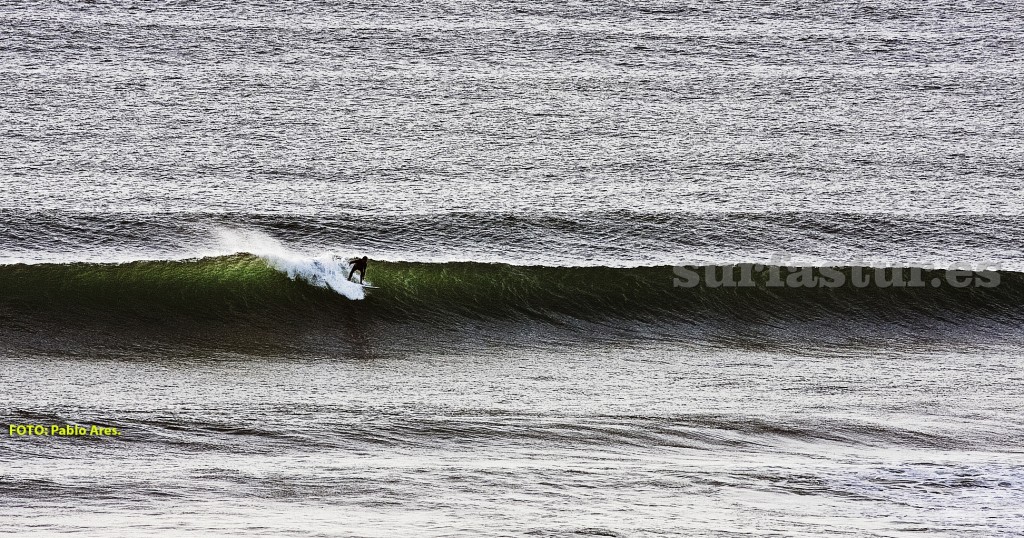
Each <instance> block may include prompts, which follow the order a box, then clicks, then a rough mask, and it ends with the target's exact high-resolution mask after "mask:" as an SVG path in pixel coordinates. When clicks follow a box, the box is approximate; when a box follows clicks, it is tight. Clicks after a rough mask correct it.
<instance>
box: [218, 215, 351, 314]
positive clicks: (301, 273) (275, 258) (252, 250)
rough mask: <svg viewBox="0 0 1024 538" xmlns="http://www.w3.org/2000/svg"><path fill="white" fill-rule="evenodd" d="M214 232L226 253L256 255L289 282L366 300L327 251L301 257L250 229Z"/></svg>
mask: <svg viewBox="0 0 1024 538" xmlns="http://www.w3.org/2000/svg"><path fill="white" fill-rule="evenodd" d="M215 233H216V235H217V237H218V239H219V241H220V243H221V245H222V246H223V248H225V249H227V250H228V251H229V252H232V253H246V254H252V255H254V256H258V257H260V258H261V259H263V260H264V261H266V262H267V263H268V264H269V265H270V266H271V267H273V268H274V269H276V270H278V271H281V272H282V273H285V274H286V275H288V278H291V279H292V280H303V281H305V282H307V283H309V284H312V285H314V286H319V287H321V288H328V289H331V290H334V291H335V292H337V293H338V294H340V295H343V296H345V297H347V298H349V299H352V300H361V299H364V298H365V297H366V291H365V290H364V289H363V287H362V286H361V285H359V284H356V283H355V282H351V281H349V280H348V278H346V277H347V276H348V272H349V270H350V269H351V266H350V265H349V264H348V262H347V261H345V259H344V258H340V257H338V256H336V255H334V254H332V253H330V252H326V253H323V254H320V255H318V256H308V255H304V254H302V253H299V252H295V251H293V250H290V249H289V248H288V247H286V246H284V245H283V244H282V243H281V242H280V241H278V240H276V239H274V238H273V237H270V236H269V235H267V234H265V233H263V232H257V231H253V230H237V229H230V228H218V229H216V230H215Z"/></svg>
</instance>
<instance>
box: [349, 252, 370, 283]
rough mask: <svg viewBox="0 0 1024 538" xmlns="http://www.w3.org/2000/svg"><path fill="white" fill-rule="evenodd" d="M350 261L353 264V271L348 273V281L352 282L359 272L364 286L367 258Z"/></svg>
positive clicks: (360, 280)
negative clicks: (353, 276)
mask: <svg viewBox="0 0 1024 538" xmlns="http://www.w3.org/2000/svg"><path fill="white" fill-rule="evenodd" d="M350 261H351V262H352V270H351V271H349V272H348V280H352V275H354V274H355V272H356V271H359V283H360V284H362V283H363V278H365V277H366V256H363V257H362V258H356V259H354V260H350Z"/></svg>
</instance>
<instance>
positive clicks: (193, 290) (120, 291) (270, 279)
mask: <svg viewBox="0 0 1024 538" xmlns="http://www.w3.org/2000/svg"><path fill="white" fill-rule="evenodd" d="M316 267H319V266H316ZM316 267H315V268H314V269H313V271H316V270H319V269H316ZM327 269H328V268H323V270H325V271H326V270H327ZM892 271H893V270H891V269H890V270H881V272H879V270H875V269H868V268H843V269H841V270H835V269H832V270H830V269H820V268H813V269H812V268H804V269H798V268H764V267H760V266H737V267H729V268H722V267H691V268H687V269H679V268H672V267H642V268H609V267H522V266H510V265H503V264H482V263H469V262H464V263H442V264H434V263H411V262H371V264H370V268H369V271H368V274H367V280H368V281H370V282H373V284H374V285H376V286H378V287H379V289H371V290H367V293H366V296H365V298H364V299H362V300H353V299H350V298H347V297H345V296H343V295H340V294H339V293H336V292H335V291H333V290H332V289H331V286H330V285H329V280H330V279H329V278H327V279H326V280H327V281H328V282H325V279H324V278H321V275H319V274H316V273H315V272H314V273H310V272H309V271H307V272H305V273H299V274H292V276H289V274H288V271H287V270H285V269H282V268H281V267H280V264H278V263H274V262H272V261H267V260H265V259H263V258H260V257H257V256H251V255H234V256H227V257H219V258H204V259H199V260H187V261H143V262H133V263H126V264H89V263H76V264H66V265H56V264H50V265H7V266H0V309H2V310H0V312H2V313H3V315H5V316H14V317H19V316H22V317H23V316H29V317H32V316H39V317H46V316H53V315H59V314H73V315H75V316H78V317H88V316H103V317H106V318H108V319H109V318H116V317H118V316H145V317H148V318H152V319H160V318H161V317H169V318H170V317H173V318H197V319H209V318H216V319H220V320H224V321H231V320H239V319H250V320H251V319H273V320H288V321H289V322H296V323H302V322H308V321H309V320H318V319H340V318H352V317H355V318H358V319H360V320H373V319H385V320H416V321H424V320H427V321H429V320H437V321H438V322H441V321H443V320H446V319H455V318H463V319H488V318H502V319H515V318H527V319H534V320H541V321H551V322H556V323H562V322H564V321H566V320H572V319H583V320H603V319H607V320H615V319H623V320H640V321H650V322H678V321H693V320H696V319H703V318H707V317H728V318H733V319H743V320H750V321H753V322H757V321H759V320H761V321H763V320H771V319H798V320H799V319H817V318H822V317H830V316H843V317H851V318H859V319H878V320H887V319H888V320H900V319H906V318H907V317H924V318H929V317H931V318H946V317H949V316H951V315H968V316H985V317H992V316H997V317H1000V318H1006V319H1019V318H1020V317H1021V312H1022V305H1024V275H1021V274H1019V273H1001V274H999V275H997V279H996V280H997V282H995V284H996V285H992V284H993V282H992V275H991V274H990V275H987V276H986V277H984V278H982V277H978V276H977V275H973V276H971V275H967V276H963V275H955V274H952V273H949V272H946V271H920V272H919V275H918V278H919V279H920V280H921V281H922V282H924V285H923V286H922V287H907V286H898V285H897V286H892V285H891V281H892V280H893V273H892ZM902 271H903V274H902V276H903V279H902V280H904V281H905V280H909V279H910V277H911V276H912V275H911V274H910V273H909V270H908V269H904V270H902ZM343 273H344V271H342V272H341V274H342V275H343ZM730 275H731V278H727V277H729V276H730ZM836 275H839V276H838V277H837V276H836ZM328 276H329V275H328ZM343 276H344V275H343ZM865 276H866V277H867V278H871V279H873V282H875V281H877V282H881V283H882V284H883V285H886V283H887V282H889V283H890V284H888V285H886V287H880V286H879V285H877V284H875V283H872V284H871V285H869V286H866V287H858V286H857V285H855V283H854V279H855V278H857V277H860V278H862V279H863V278H864V277H865ZM342 278H343V277H342ZM967 279H973V280H967ZM837 280H841V281H842V282H840V283H839V284H840V285H838V286H835V284H836V283H837ZM936 280H937V281H938V282H940V284H941V285H940V286H938V287H933V286H932V284H933V281H936ZM723 281H725V282H726V284H725V285H723ZM964 281H969V282H970V284H969V285H967V286H965V287H957V286H956V285H954V284H957V285H959V284H960V283H962V282H964ZM729 282H734V283H735V285H730V284H729ZM809 282H813V283H814V285H811V286H809V285H808V283H809ZM897 282H899V279H898V280H897ZM780 283H781V284H782V285H779V284H780Z"/></svg>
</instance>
